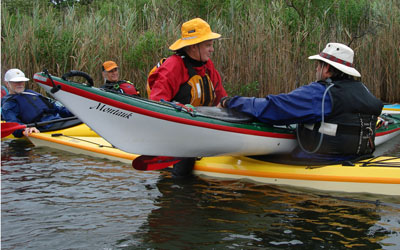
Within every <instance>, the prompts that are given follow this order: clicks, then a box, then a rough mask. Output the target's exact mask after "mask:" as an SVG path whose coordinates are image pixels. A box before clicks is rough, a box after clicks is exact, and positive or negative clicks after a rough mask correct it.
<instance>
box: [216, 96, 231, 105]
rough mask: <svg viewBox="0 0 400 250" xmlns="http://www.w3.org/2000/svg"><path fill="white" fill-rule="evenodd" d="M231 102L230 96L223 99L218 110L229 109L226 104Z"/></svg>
mask: <svg viewBox="0 0 400 250" xmlns="http://www.w3.org/2000/svg"><path fill="white" fill-rule="evenodd" d="M229 100H230V98H229V97H228V96H224V97H222V98H221V101H219V103H218V105H217V107H218V108H226V107H227V105H226V102H227V101H229Z"/></svg>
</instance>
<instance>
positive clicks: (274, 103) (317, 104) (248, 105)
mask: <svg viewBox="0 0 400 250" xmlns="http://www.w3.org/2000/svg"><path fill="white" fill-rule="evenodd" d="M325 90H326V86H325V85H323V84H321V83H318V82H313V83H310V84H309V85H305V86H302V87H300V88H297V89H295V90H293V91H292V92H290V93H288V94H279V95H268V96H266V97H265V98H255V97H241V96H235V97H233V98H232V99H230V100H229V102H228V103H227V107H228V108H230V109H235V110H237V111H240V112H244V113H246V114H249V115H252V116H254V117H256V118H257V119H258V120H260V121H262V122H265V123H268V124H275V125H287V124H297V123H315V122H319V121H321V113H322V98H323V95H324V93H325ZM331 111H332V103H331V98H330V96H329V94H326V96H325V105H324V115H329V114H330V113H331Z"/></svg>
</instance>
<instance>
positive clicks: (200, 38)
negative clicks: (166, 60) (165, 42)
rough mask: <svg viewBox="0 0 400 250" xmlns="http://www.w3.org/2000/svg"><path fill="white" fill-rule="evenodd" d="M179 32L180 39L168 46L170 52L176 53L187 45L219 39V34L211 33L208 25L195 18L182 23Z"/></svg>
mask: <svg viewBox="0 0 400 250" xmlns="http://www.w3.org/2000/svg"><path fill="white" fill-rule="evenodd" d="M181 32H182V37H181V38H180V39H179V40H177V41H176V42H174V43H173V44H172V45H171V46H169V49H170V50H172V51H176V50H179V49H181V48H183V47H186V46H189V45H194V44H198V43H201V42H204V41H208V40H214V39H218V38H220V37H221V35H220V34H218V33H214V32H212V31H211V28H210V25H208V23H207V22H206V21H204V20H203V19H201V18H195V19H192V20H190V21H187V22H185V23H183V24H182V28H181Z"/></svg>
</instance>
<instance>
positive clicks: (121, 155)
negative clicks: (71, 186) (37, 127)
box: [30, 133, 139, 160]
mask: <svg viewBox="0 0 400 250" xmlns="http://www.w3.org/2000/svg"><path fill="white" fill-rule="evenodd" d="M30 136H31V137H34V138H38V139H41V140H46V141H50V142H54V143H57V144H62V145H66V146H70V147H73V148H79V149H83V150H87V151H91V152H95V153H100V154H105V155H110V156H114V157H118V158H122V159H127V160H133V159H135V158H136V157H138V156H139V155H134V154H129V153H126V152H124V151H121V150H118V149H117V148H115V150H118V151H117V152H114V151H111V150H104V149H103V148H102V147H100V146H99V148H97V149H95V148H93V147H90V146H86V145H79V144H77V143H73V142H68V141H63V140H57V137H54V138H53V137H48V136H43V135H41V134H40V133H33V134H31V135H30ZM72 139H74V138H72ZM75 140H78V139H75ZM103 146H105V145H103Z"/></svg>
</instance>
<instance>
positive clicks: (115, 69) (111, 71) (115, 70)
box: [107, 68, 118, 73]
mask: <svg viewBox="0 0 400 250" xmlns="http://www.w3.org/2000/svg"><path fill="white" fill-rule="evenodd" d="M117 71H118V68H114V69H112V70H110V71H107V72H108V73H114V72H117Z"/></svg>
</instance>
